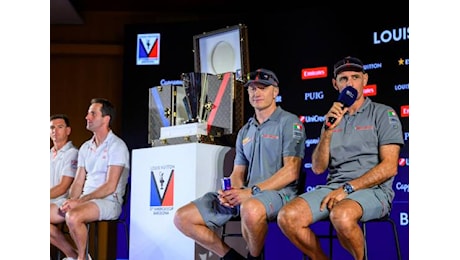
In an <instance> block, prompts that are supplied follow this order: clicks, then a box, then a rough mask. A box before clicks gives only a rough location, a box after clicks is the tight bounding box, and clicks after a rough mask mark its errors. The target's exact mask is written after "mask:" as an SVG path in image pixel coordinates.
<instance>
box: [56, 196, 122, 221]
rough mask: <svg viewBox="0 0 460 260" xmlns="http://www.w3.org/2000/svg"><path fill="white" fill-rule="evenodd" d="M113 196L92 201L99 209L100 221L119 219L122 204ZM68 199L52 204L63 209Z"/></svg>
mask: <svg viewBox="0 0 460 260" xmlns="http://www.w3.org/2000/svg"><path fill="white" fill-rule="evenodd" d="M112 197H113V196H107V197H105V198H103V199H92V200H90V201H91V202H93V203H94V204H96V206H97V207H98V208H99V220H112V219H117V218H118V217H119V216H120V214H121V210H122V209H121V204H120V202H119V201H118V200H115V199H114V198H112ZM66 200H67V198H63V199H60V200H58V201H54V202H51V203H54V204H56V205H57V206H58V207H61V206H62V204H63V203H64V201H66Z"/></svg>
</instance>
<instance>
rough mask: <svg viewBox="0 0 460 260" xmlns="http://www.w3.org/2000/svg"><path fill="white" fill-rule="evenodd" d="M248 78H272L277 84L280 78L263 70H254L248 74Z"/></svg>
mask: <svg viewBox="0 0 460 260" xmlns="http://www.w3.org/2000/svg"><path fill="white" fill-rule="evenodd" d="M247 79H248V80H270V79H273V80H274V81H275V82H276V83H277V84H279V82H278V80H277V79H276V78H275V77H273V75H272V74H269V73H266V72H263V71H253V72H251V73H249V74H248V75H247Z"/></svg>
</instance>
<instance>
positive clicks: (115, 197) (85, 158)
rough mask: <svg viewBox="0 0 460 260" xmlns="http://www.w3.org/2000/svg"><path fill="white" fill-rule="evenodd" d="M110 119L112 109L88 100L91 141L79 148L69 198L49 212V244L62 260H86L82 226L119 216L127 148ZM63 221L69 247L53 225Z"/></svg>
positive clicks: (99, 101) (104, 102)
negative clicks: (63, 254)
mask: <svg viewBox="0 0 460 260" xmlns="http://www.w3.org/2000/svg"><path fill="white" fill-rule="evenodd" d="M114 117H115V108H114V106H113V105H112V103H110V102H109V101H108V100H106V99H102V98H94V99H92V100H91V104H90V106H89V109H88V113H87V115H86V129H88V130H89V131H91V132H93V137H92V138H91V139H90V140H88V141H86V142H85V143H83V145H82V146H81V147H80V150H79V152H78V169H77V173H76V176H75V180H74V182H73V184H72V186H71V187H70V194H69V197H68V198H67V200H65V201H64V202H63V203H62V204H61V205H59V206H60V207H59V208H57V207H56V208H55V211H54V212H51V227H50V240H51V243H52V244H53V245H55V246H56V247H57V248H59V249H60V250H61V251H62V252H64V253H65V255H66V256H67V258H66V259H78V260H84V259H87V258H86V257H87V255H86V243H87V240H88V229H87V227H86V223H89V222H94V221H98V220H112V219H117V218H118V217H119V216H120V214H121V210H122V204H123V195H124V193H125V189H126V184H127V182H128V175H129V165H130V162H129V151H128V147H127V146H126V144H125V142H124V141H123V140H122V139H120V138H119V137H118V136H117V135H115V134H114V133H113V131H112V129H111V126H112V121H113V120H114ZM64 221H65V223H66V224H67V226H68V228H69V233H70V235H71V237H72V240H73V244H72V243H69V241H67V240H66V239H65V236H64V234H63V233H62V232H61V230H59V229H58V228H57V227H56V226H55V225H53V224H57V223H62V222H64ZM74 245H75V246H76V248H74ZM88 258H89V259H91V257H90V256H89V255H88Z"/></svg>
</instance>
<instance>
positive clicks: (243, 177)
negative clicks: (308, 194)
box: [174, 69, 305, 260]
mask: <svg viewBox="0 0 460 260" xmlns="http://www.w3.org/2000/svg"><path fill="white" fill-rule="evenodd" d="M244 86H245V87H247V89H248V94H249V102H250V103H251V105H252V107H254V111H255V113H254V116H253V117H251V118H250V119H249V121H248V122H247V123H246V124H245V125H244V126H243V127H242V128H241V129H240V131H239V132H238V135H237V140H236V144H235V146H236V156H235V160H234V167H233V171H232V173H231V176H230V178H231V184H232V188H231V189H230V190H225V191H223V190H219V191H217V192H209V193H207V194H205V195H204V196H202V197H200V198H198V199H196V200H193V201H192V202H190V203H189V204H187V205H185V206H183V207H182V208H180V209H178V210H177V211H176V214H175V217H174V223H175V225H176V227H177V228H178V229H179V230H180V231H181V232H182V233H184V234H185V235H186V236H188V237H190V238H192V239H194V240H195V241H196V242H197V243H199V244H200V245H202V246H203V247H205V248H207V249H208V250H211V251H213V252H215V253H216V254H217V255H218V256H219V257H222V258H223V259H225V260H227V259H246V258H244V257H243V256H242V255H240V254H239V253H238V252H237V251H236V250H234V249H233V248H230V247H229V246H228V245H227V244H226V243H224V241H222V240H221V238H220V236H218V235H217V234H216V233H215V232H214V229H215V228H218V227H221V226H223V225H224V224H225V223H227V222H228V221H229V220H230V219H231V218H233V217H240V218H241V230H242V234H243V237H244V239H245V241H246V242H247V245H248V249H249V252H248V256H247V259H261V254H262V249H263V247H264V242H265V236H266V234H267V231H268V222H269V221H274V220H276V216H277V214H278V211H279V210H280V209H281V207H282V206H283V205H285V204H286V203H287V202H288V201H290V200H291V199H292V198H294V197H295V196H296V194H297V178H298V175H299V170H300V167H301V164H302V159H303V157H304V150H305V130H304V127H303V124H302V122H300V120H299V117H298V116H296V115H294V114H292V113H289V112H287V111H285V110H283V109H282V108H281V107H279V106H277V105H276V97H277V96H278V93H279V81H278V78H277V77H276V75H275V73H273V72H272V71H270V70H267V69H258V70H256V71H254V72H251V73H250V74H249V75H248V81H247V82H246V84H245V85H244Z"/></svg>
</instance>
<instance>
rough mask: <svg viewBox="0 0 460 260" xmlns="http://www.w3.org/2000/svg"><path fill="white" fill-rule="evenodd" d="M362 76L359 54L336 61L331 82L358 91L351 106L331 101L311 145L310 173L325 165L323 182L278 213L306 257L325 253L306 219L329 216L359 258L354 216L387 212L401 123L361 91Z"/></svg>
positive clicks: (401, 142)
mask: <svg viewBox="0 0 460 260" xmlns="http://www.w3.org/2000/svg"><path fill="white" fill-rule="evenodd" d="M367 82H368V74H367V73H366V72H365V71H364V66H363V63H362V62H361V61H360V60H359V59H357V58H353V57H346V58H344V59H342V60H340V61H338V62H337V63H336V64H335V66H334V78H333V79H332V85H333V87H334V88H335V89H336V90H337V91H339V92H341V91H342V90H343V89H345V88H346V87H348V86H350V87H352V88H354V89H356V90H357V95H356V101H355V102H354V103H352V104H351V106H350V107H344V104H342V103H341V102H334V103H333V104H332V107H331V108H330V109H329V111H328V112H327V114H326V118H327V120H326V124H325V125H324V128H323V129H322V131H321V136H320V140H319V143H318V144H317V146H316V147H315V149H314V151H313V154H312V170H313V172H314V173H315V174H321V173H324V172H325V171H326V170H329V175H328V178H327V183H326V184H325V185H318V186H317V187H316V188H315V190H312V191H309V192H306V193H303V194H301V195H299V197H297V198H295V199H294V200H292V201H291V202H290V203H288V204H287V205H285V206H284V207H283V208H282V209H281V211H280V213H279V215H278V225H279V227H280V228H281V230H282V231H283V233H284V234H285V235H286V236H287V237H288V238H289V240H290V241H291V242H292V243H293V244H294V245H295V246H297V247H298V248H299V249H300V250H301V251H302V252H303V253H305V254H306V255H308V256H309V257H310V258H311V259H320V260H322V259H328V258H327V256H326V255H325V253H324V252H323V250H322V249H321V244H320V242H319V239H318V237H317V236H316V235H315V234H314V233H313V231H312V230H311V229H310V225H311V224H313V223H315V222H317V221H319V220H322V219H327V218H329V219H330V221H331V222H332V224H333V225H334V228H335V229H336V231H337V236H338V239H339V241H340V244H341V245H342V246H343V247H344V248H345V249H346V250H347V251H348V252H350V254H351V255H352V256H353V258H354V259H356V260H362V259H363V257H364V236H363V232H362V230H361V227H360V226H359V223H358V221H368V220H372V219H378V218H382V217H384V216H388V215H389V214H390V210H391V206H392V201H393V198H394V196H395V193H394V190H393V188H392V184H393V180H394V176H395V175H396V174H397V172H398V159H399V153H400V149H401V146H403V145H404V140H403V132H402V126H401V122H400V121H399V118H398V116H397V114H396V112H395V111H394V110H393V108H391V107H389V106H387V105H383V104H379V103H376V102H373V101H371V99H370V98H369V97H365V96H364V95H363V89H364V86H366V85H367ZM331 118H334V119H333V120H330V119H331ZM334 120H335V122H334Z"/></svg>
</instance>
